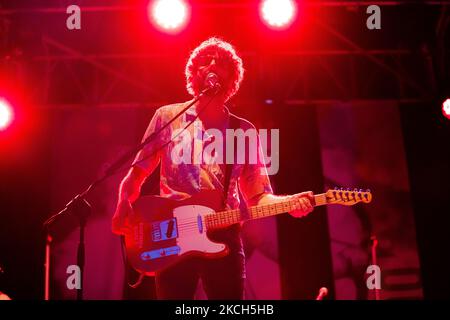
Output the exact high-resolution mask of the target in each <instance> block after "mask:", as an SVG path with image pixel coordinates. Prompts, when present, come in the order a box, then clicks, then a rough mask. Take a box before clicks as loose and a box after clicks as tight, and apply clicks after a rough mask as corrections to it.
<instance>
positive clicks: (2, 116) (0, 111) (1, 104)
mask: <svg viewBox="0 0 450 320" xmlns="http://www.w3.org/2000/svg"><path fill="white" fill-rule="evenodd" d="M12 119H13V112H12V108H11V106H10V105H9V103H8V102H7V101H6V100H5V99H2V98H0V131H2V130H5V129H6V128H8V126H9V125H10V124H11V122H12Z"/></svg>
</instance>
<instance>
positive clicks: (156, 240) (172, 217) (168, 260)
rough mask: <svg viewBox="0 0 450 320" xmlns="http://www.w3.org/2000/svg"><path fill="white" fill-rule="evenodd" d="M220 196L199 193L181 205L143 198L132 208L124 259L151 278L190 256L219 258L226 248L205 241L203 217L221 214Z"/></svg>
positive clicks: (219, 193)
mask: <svg viewBox="0 0 450 320" xmlns="http://www.w3.org/2000/svg"><path fill="white" fill-rule="evenodd" d="M221 203H222V193H221V192H220V191H217V190H206V191H201V192H199V193H198V194H196V195H194V196H192V197H190V198H188V199H185V200H181V201H176V200H171V199H168V198H163V197H159V196H144V197H141V198H139V199H138V200H137V201H136V202H135V203H134V205H133V208H134V211H135V216H136V218H135V220H134V221H130V224H131V226H132V227H131V228H132V232H131V234H128V235H126V236H125V244H126V249H127V255H128V259H129V262H130V263H131V265H132V266H133V267H134V268H135V269H136V270H137V271H139V272H141V273H144V274H146V275H152V274H153V273H154V272H155V271H157V270H161V269H164V268H166V267H168V266H170V265H172V264H174V263H177V262H178V261H180V260H181V259H183V258H185V257H187V256H190V255H200V256H204V257H211V258H216V257H221V256H224V255H226V254H227V253H228V249H227V246H226V245H225V244H222V243H217V242H213V241H211V240H210V239H209V238H208V235H207V232H206V225H205V219H204V217H205V215H206V214H211V213H214V212H215V211H219V210H221V209H222V208H221Z"/></svg>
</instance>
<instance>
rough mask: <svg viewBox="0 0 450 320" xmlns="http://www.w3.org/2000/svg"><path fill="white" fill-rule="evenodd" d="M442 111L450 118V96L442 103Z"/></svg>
mask: <svg viewBox="0 0 450 320" xmlns="http://www.w3.org/2000/svg"><path fill="white" fill-rule="evenodd" d="M442 113H443V114H444V116H445V117H446V118H447V119H450V98H449V99H447V100H445V101H444V102H443V103H442Z"/></svg>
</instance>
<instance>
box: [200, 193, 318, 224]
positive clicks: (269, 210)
mask: <svg viewBox="0 0 450 320" xmlns="http://www.w3.org/2000/svg"><path fill="white" fill-rule="evenodd" d="M325 204H327V198H326V194H325V193H322V194H317V195H314V206H322V205H325ZM294 208H295V204H294V201H292V200H288V201H282V202H275V203H271V204H264V205H259V206H253V207H249V208H247V210H246V211H245V212H244V211H241V210H239V209H235V210H226V211H218V212H214V213H211V214H208V215H206V217H205V224H206V228H207V229H217V228H224V227H227V226H230V225H232V224H235V223H240V222H243V221H248V220H253V219H260V218H265V217H270V216H275V215H277V214H282V213H286V212H289V211H293V210H294Z"/></svg>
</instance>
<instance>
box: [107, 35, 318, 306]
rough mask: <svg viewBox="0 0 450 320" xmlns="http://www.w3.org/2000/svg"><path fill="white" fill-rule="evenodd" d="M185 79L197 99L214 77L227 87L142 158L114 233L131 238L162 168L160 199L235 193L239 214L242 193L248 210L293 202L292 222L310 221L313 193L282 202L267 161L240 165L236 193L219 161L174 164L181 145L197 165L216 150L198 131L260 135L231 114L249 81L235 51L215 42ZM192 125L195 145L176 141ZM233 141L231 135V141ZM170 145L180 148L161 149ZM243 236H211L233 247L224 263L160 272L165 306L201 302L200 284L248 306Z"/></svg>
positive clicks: (155, 123)
mask: <svg viewBox="0 0 450 320" xmlns="http://www.w3.org/2000/svg"><path fill="white" fill-rule="evenodd" d="M185 74H186V82H187V85H186V87H187V90H188V92H189V93H190V94H191V95H192V96H194V97H196V96H198V95H199V93H200V92H201V91H202V90H203V89H204V88H205V86H206V83H207V80H208V79H207V78H208V77H211V75H212V77H214V78H215V80H217V82H218V83H219V84H220V89H219V90H218V92H214V93H211V94H207V95H205V96H203V97H202V98H201V99H200V100H199V101H198V103H196V104H194V105H193V106H192V107H191V108H189V109H188V110H187V111H186V112H185V113H184V114H183V115H181V116H180V117H179V118H178V119H177V120H175V121H174V122H173V123H171V124H170V125H169V126H168V127H167V128H166V129H164V130H163V131H162V132H161V133H160V134H159V135H158V137H156V138H155V139H154V140H152V142H151V143H149V144H148V145H146V147H144V149H143V150H142V151H141V152H140V153H139V154H138V155H137V158H136V160H135V163H136V165H135V166H134V167H133V168H132V169H131V170H130V171H129V172H128V174H127V176H126V177H125V178H124V179H123V181H122V183H121V185H120V190H119V198H118V204H117V209H116V212H115V214H114V216H113V219H112V229H113V232H114V233H116V234H125V233H127V232H128V231H129V225H128V224H127V220H128V218H129V217H130V216H132V215H133V210H132V203H133V202H134V201H135V200H136V199H137V198H138V197H139V194H140V188H141V185H142V184H143V182H144V180H145V179H146V178H147V177H148V176H149V175H150V174H151V173H152V172H153V171H154V169H155V168H156V167H157V166H158V164H160V165H161V168H160V194H161V196H163V197H168V198H172V199H176V200H181V199H185V198H188V197H190V196H191V195H193V194H196V193H198V192H200V191H201V190H204V189H207V190H211V189H213V190H220V191H222V192H223V191H224V188H225V189H228V192H227V194H226V195H225V198H226V206H227V207H228V208H230V209H237V208H239V206H240V202H239V201H240V200H239V191H240V192H241V194H242V196H243V197H244V200H245V204H246V205H247V206H253V205H261V204H269V203H274V202H280V201H286V200H288V199H290V200H294V201H295V203H296V206H295V210H294V211H292V212H290V214H291V215H292V216H294V217H302V216H305V215H307V214H308V213H310V212H311V211H312V210H313V207H312V203H311V201H312V198H313V194H312V192H303V193H299V194H295V195H290V196H277V195H274V194H273V192H272V187H271V185H270V180H269V178H268V175H267V170H266V168H265V165H264V163H263V162H261V161H257V163H245V164H234V165H233V166H232V169H231V176H230V178H229V179H228V181H229V183H228V188H227V186H224V184H225V183H226V181H225V180H226V179H225V171H226V170H227V165H226V164H224V163H220V161H219V162H217V163H215V162H214V161H207V163H205V162H202V163H196V162H195V161H192V162H190V163H180V161H179V159H177V161H174V155H176V150H178V149H177V148H176V147H177V146H180V144H188V146H187V147H188V148H187V150H192V155H189V157H190V158H191V157H192V158H193V157H196V153H198V152H199V150H202V147H205V145H206V144H207V143H208V142H209V141H208V139H205V137H204V136H203V137H202V139H199V138H198V137H197V136H196V134H195V132H197V131H198V130H200V131H201V132H205V131H206V130H208V129H211V128H215V129H217V130H220V131H221V132H225V130H226V129H227V128H230V127H231V126H232V125H231V123H232V122H233V123H234V124H236V123H237V124H238V127H240V128H242V129H243V130H248V129H254V126H253V125H252V124H251V123H250V122H248V121H246V120H244V119H241V118H238V117H236V116H234V115H233V114H231V113H230V112H229V110H228V108H227V107H226V106H225V103H226V102H227V101H228V100H229V99H230V98H231V97H232V96H233V95H234V94H235V93H236V92H237V91H238V89H239V86H240V84H241V81H242V79H243V74H244V69H243V66H242V60H241V58H240V57H239V56H238V55H237V54H236V52H235V50H234V48H233V46H232V45H231V44H229V43H227V42H225V41H223V40H221V39H218V38H215V37H213V38H209V39H208V40H206V41H204V42H203V43H201V44H200V45H199V46H198V47H197V48H196V49H194V51H193V52H192V53H191V55H190V57H189V60H188V62H187V65H186V69H185ZM189 102H190V101H188V102H184V103H177V104H172V105H168V106H164V107H162V108H159V109H158V110H157V111H156V112H155V115H154V116H153V118H152V120H151V121H150V124H149V126H148V128H147V131H146V133H145V136H144V139H146V138H147V137H148V136H149V135H150V134H152V133H154V132H156V131H158V130H159V129H160V128H161V127H162V126H163V125H164V124H166V123H167V122H168V121H169V120H170V119H172V118H173V117H174V116H175V115H176V114H177V113H178V112H179V111H181V110H182V109H183V108H184V107H186V106H187V105H188V103H189ZM197 116H198V117H197ZM192 120H194V122H193V124H192V125H190V126H189V127H188V128H186V131H187V132H189V133H190V137H193V140H192V141H191V140H187V139H184V138H182V137H181V136H182V135H180V137H174V132H175V131H176V130H180V129H183V128H184V127H186V125H187V124H189V122H191V121H192ZM225 136H226V135H225V134H223V137H225ZM210 138H211V137H210ZM211 139H214V137H212V138H211ZM170 140H173V141H172V142H171V143H170V144H168V145H166V146H165V147H164V148H162V149H160V147H161V146H162V145H164V144H165V143H166V142H168V141H170ZM199 144H200V145H199ZM202 144H203V145H202ZM158 149H160V150H159V151H158ZM183 150H186V149H183ZM256 150H257V152H258V155H257V157H256V159H263V157H261V155H260V154H259V153H261V152H262V151H261V148H260V146H259V145H258V148H256ZM200 152H201V151H200ZM209 160H211V159H209ZM228 168H230V167H228ZM238 190H239V191H238ZM239 232H240V225H239V224H236V225H232V226H231V227H228V228H225V229H221V230H217V231H214V233H213V234H211V235H210V236H211V238H212V239H214V240H215V241H219V242H223V243H226V244H227V245H228V247H229V249H230V251H229V254H228V255H226V256H225V257H223V258H218V259H208V258H200V257H195V258H189V259H186V260H184V261H182V262H180V263H177V264H175V265H173V266H170V267H168V268H166V269H164V270H163V271H159V272H157V273H156V291H157V296H158V298H159V299H193V298H194V295H195V291H196V288H197V283H198V280H199V279H200V278H201V280H202V283H203V287H204V290H205V292H206V294H207V296H208V298H209V299H243V298H244V278H245V257H244V252H243V248H242V241H241V238H240V234H239Z"/></svg>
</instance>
